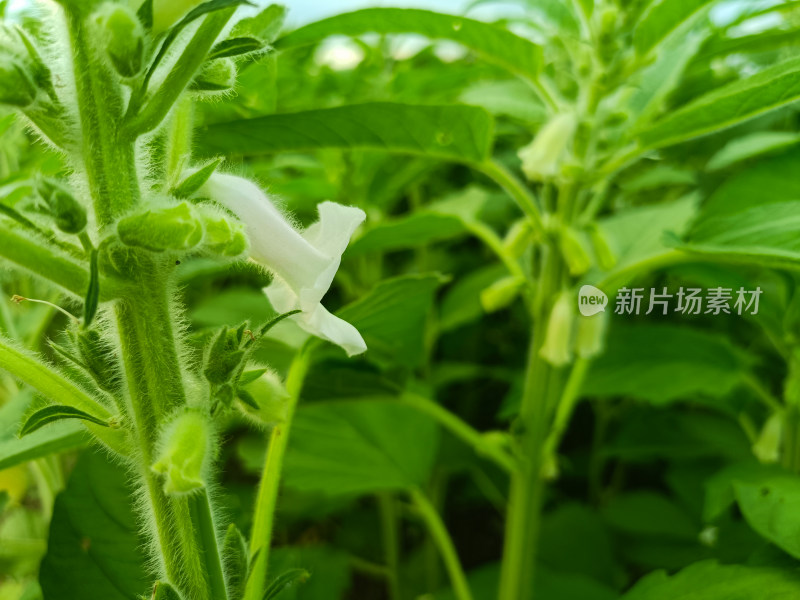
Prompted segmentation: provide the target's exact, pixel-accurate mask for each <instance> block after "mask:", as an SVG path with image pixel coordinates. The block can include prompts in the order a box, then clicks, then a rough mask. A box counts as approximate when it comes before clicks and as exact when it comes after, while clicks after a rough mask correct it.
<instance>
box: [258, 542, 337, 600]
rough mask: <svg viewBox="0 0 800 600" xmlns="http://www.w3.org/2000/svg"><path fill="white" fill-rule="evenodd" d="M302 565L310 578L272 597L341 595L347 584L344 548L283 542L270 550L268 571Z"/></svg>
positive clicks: (327, 599)
mask: <svg viewBox="0 0 800 600" xmlns="http://www.w3.org/2000/svg"><path fill="white" fill-rule="evenodd" d="M292 569H302V570H306V571H308V572H309V573H311V578H310V579H308V581H306V582H305V583H303V584H302V585H295V586H291V587H289V588H288V589H285V590H284V591H283V593H282V594H280V595H279V596H276V599H275V600H334V599H338V598H342V597H343V595H344V593H345V591H346V590H347V588H348V586H349V585H350V559H349V557H348V556H347V554H345V553H344V552H341V551H338V550H335V549H333V548H330V547H326V546H296V547H294V546H282V547H279V548H275V549H274V550H272V551H271V552H270V565H269V572H270V573H285V572H287V571H290V570H292Z"/></svg>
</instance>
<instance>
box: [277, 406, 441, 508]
mask: <svg viewBox="0 0 800 600" xmlns="http://www.w3.org/2000/svg"><path fill="white" fill-rule="evenodd" d="M438 438H439V429H438V426H437V425H436V423H435V422H434V421H433V420H431V419H430V418H429V417H428V416H426V415H424V414H421V413H419V412H418V411H416V410H415V409H414V408H411V407H408V406H405V405H402V404H398V403H395V402H381V401H378V400H361V401H349V402H323V403H318V404H311V405H309V406H303V407H301V408H300V409H299V410H298V411H297V415H296V417H295V420H294V423H293V424H292V437H291V441H290V442H289V452H288V453H287V456H286V474H285V480H286V485H288V486H290V487H293V488H296V489H300V490H307V491H317V492H321V493H325V494H328V495H331V496H336V495H347V494H366V493H370V492H376V491H380V490H401V489H407V488H409V487H411V486H414V485H419V484H421V483H423V482H424V481H426V480H427V477H428V475H429V474H430V469H431V467H432V466H433V463H434V460H435V458H436V452H437V446H438V443H437V442H438ZM410 440H414V441H413V443H411V442H410Z"/></svg>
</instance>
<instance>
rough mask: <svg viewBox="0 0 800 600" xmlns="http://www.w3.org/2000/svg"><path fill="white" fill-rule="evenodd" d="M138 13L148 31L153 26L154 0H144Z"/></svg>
mask: <svg viewBox="0 0 800 600" xmlns="http://www.w3.org/2000/svg"><path fill="white" fill-rule="evenodd" d="M136 15H137V16H138V17H139V20H140V21H141V22H142V25H144V28H145V29H147V30H148V31H149V30H150V29H152V28H153V0H144V2H142V4H141V5H140V6H139V10H138V11H136Z"/></svg>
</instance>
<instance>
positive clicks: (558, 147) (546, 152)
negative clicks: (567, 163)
mask: <svg viewBox="0 0 800 600" xmlns="http://www.w3.org/2000/svg"><path fill="white" fill-rule="evenodd" d="M577 126H578V120H577V118H576V117H575V115H574V114H572V113H561V114H559V115H556V116H555V117H553V118H552V119H551V120H550V121H548V122H547V123H546V124H545V125H544V126H543V127H542V128H541V129H540V130H539V133H537V134H536V137H535V138H534V139H533V141H532V142H531V143H530V144H528V145H527V146H525V147H524V148H522V149H521V150H520V151H519V158H520V160H521V161H522V171H523V172H524V173H525V176H526V177H527V178H528V179H530V180H531V181H544V180H548V179H553V178H554V177H556V176H558V175H559V174H560V169H561V163H562V162H563V160H564V156H565V155H566V152H567V148H568V147H569V144H570V142H571V141H572V137H573V136H574V135H575V130H576V128H577Z"/></svg>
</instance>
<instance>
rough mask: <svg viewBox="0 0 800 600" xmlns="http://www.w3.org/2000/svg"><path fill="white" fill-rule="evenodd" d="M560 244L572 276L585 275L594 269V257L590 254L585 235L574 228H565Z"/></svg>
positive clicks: (562, 231)
mask: <svg viewBox="0 0 800 600" xmlns="http://www.w3.org/2000/svg"><path fill="white" fill-rule="evenodd" d="M559 244H560V246H561V254H562V256H563V257H564V261H565V262H566V263H567V268H569V273H570V275H572V276H579V275H583V274H584V273H586V271H588V270H589V269H591V268H592V264H593V260H592V256H591V254H589V251H588V249H587V245H588V244H587V242H586V240H585V238H584V236H583V234H581V233H580V232H578V231H575V229H573V228H572V227H564V228H563V229H562V230H561V236H560V237H559Z"/></svg>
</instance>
